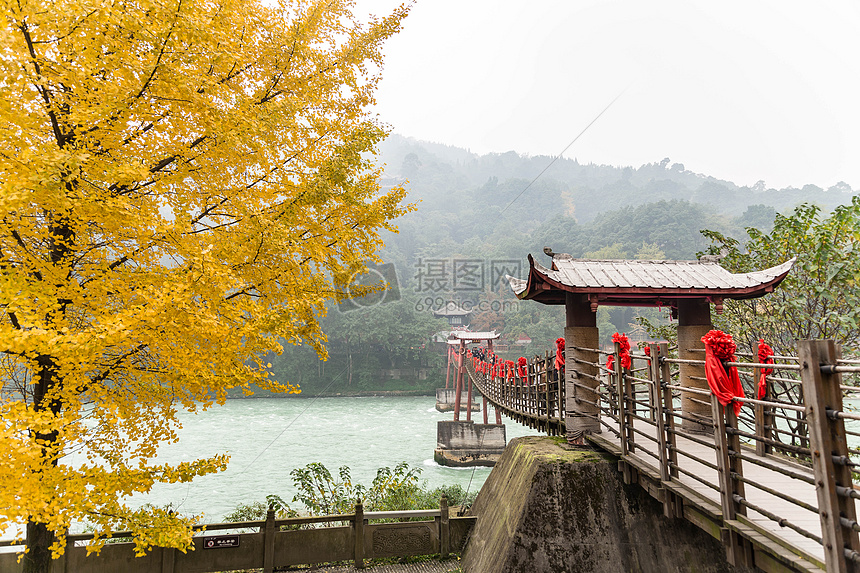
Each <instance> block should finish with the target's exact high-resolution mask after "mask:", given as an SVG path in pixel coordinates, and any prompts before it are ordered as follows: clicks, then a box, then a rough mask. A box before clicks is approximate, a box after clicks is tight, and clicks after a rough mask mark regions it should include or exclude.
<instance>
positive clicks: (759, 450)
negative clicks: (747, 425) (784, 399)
mask: <svg viewBox="0 0 860 573" xmlns="http://www.w3.org/2000/svg"><path fill="white" fill-rule="evenodd" d="M760 377H761V368H760V367H756V368H755V369H753V388H756V389H757V388H758V380H759V378H760ZM771 399H772V398H771V393H770V384H766V385H765V394H764V396H763V397H762V400H764V401H765V402H770V401H771ZM772 428H773V406H765V405H764V404H756V405H755V435H756V436H758V437H760V438H764V439H766V440H769V439H770V437H771V429H772ZM772 451H773V446H772V445H771V444H768V443H765V442H764V440H756V443H755V453H756V455H757V456H765V455H767V454H769V453H771V452H772Z"/></svg>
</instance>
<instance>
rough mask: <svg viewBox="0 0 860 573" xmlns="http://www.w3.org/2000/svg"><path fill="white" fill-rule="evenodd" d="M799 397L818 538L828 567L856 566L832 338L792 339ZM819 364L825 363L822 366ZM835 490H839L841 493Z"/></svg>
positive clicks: (848, 569)
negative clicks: (800, 387) (803, 407)
mask: <svg viewBox="0 0 860 573" xmlns="http://www.w3.org/2000/svg"><path fill="white" fill-rule="evenodd" d="M797 355H798V360H799V362H800V366H801V370H800V377H801V382H802V385H803V401H804V404H805V405H806V421H807V424H808V427H809V441H810V449H811V450H812V471H813V474H814V475H815V491H816V494H817V497H818V514H819V518H820V519H821V538H822V543H823V545H824V561H825V564H826V565H827V571H831V572H839V573H843V572H856V571H860V566H858V564H857V563H855V561H854V558H856V557H860V556H858V554H857V552H858V551H860V540H858V536H857V532H856V531H854V529H853V526H854V525H856V522H857V513H856V510H855V507H854V499H853V498H851V497H849V496H848V494H849V492H851V491H852V489H853V484H852V481H851V466H849V465H848V443H847V440H846V435H845V422H844V421H843V420H842V419H841V418H839V417H838V414H839V413H840V412H842V389H841V388H840V386H841V384H842V375H841V374H839V373H838V372H833V371H832V370H831V369H832V367H833V366H835V365H836V360H837V358H838V357H839V350H838V349H837V346H836V344H834V342H833V341H832V340H800V341H798V343H797ZM823 367H824V368H823ZM840 492H842V493H843V495H840Z"/></svg>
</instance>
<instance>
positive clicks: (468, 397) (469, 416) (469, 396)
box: [462, 345, 472, 422]
mask: <svg viewBox="0 0 860 573" xmlns="http://www.w3.org/2000/svg"><path fill="white" fill-rule="evenodd" d="M462 352H463V361H464V366H463V372H464V374H465V377H466V378H468V384H469V392H468V393H467V394H466V421H467V422H471V421H472V377H471V376H469V375H468V373H466V366H465V360H466V346H465V345H463V351H462Z"/></svg>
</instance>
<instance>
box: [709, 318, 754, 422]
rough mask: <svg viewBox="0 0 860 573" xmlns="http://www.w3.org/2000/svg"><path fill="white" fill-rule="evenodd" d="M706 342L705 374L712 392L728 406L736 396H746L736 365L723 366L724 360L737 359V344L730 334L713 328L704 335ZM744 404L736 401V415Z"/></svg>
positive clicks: (732, 360)
mask: <svg viewBox="0 0 860 573" xmlns="http://www.w3.org/2000/svg"><path fill="white" fill-rule="evenodd" d="M702 342H704V343H705V375H706V376H707V378H708V386H710V387H711V392H712V393H713V394H714V395H715V396H716V397H717V400H719V401H720V404H722V405H723V406H726V405H728V404H729V402H732V400H733V399H734V398H735V397H740V398H743V397H744V389H743V386H741V380H740V378H739V377H738V369H737V368H735V367H734V366H732V367H729V368H728V369H726V368H724V367H723V362H734V361H735V349H736V348H737V346H736V345H735V342H734V341H733V340H732V336H731V335H730V334H726V333H725V332H723V331H721V330H712V331H710V332H708V334H706V335H705V336H703V337H702ZM741 406H742V404H741V403H740V402H734V404H733V407H734V409H735V415H737V414H739V413H740V411H741Z"/></svg>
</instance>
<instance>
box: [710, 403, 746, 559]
mask: <svg viewBox="0 0 860 573" xmlns="http://www.w3.org/2000/svg"><path fill="white" fill-rule="evenodd" d="M711 412H712V415H713V420H714V443H715V445H716V453H717V471H718V472H719V478H718V479H719V484H720V501H721V506H722V510H723V523H724V524H725V523H726V522H727V521H734V520H735V519H737V516H738V515H746V508H744V507H743V506H742V505H741V504H740V503H739V502H738V501H737V499H735V496H739V497H740V498H743V497H744V484H743V482H742V481H740V479H738V478H740V477H743V469H742V466H741V460H740V459H739V458H737V457H735V456H732V454H737V453H740V447H741V446H740V437H739V436H738V435H737V434H736V433H734V432H732V430H737V426H738V422H737V416H735V410H734V405H733V404H732V403H729V404H728V405H727V406H725V407H723V405H722V404H720V402H719V400H718V399H717V396H716V395H715V394H711ZM722 533H723V543H724V544H725V545H726V556H727V558H728V561H729V563H730V564H732V565H735V566H741V565H749V564H751V563H750V561H751V556H750V555H748V552H745V551H744V549H745V548H746V544H745V543H744V542H743V540H742V539H741V538H740V536H739V535H738V534H737V532H735V531H734V530H732V529H730V528H729V527H724V528H723V530H722Z"/></svg>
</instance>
